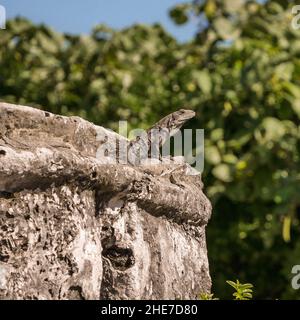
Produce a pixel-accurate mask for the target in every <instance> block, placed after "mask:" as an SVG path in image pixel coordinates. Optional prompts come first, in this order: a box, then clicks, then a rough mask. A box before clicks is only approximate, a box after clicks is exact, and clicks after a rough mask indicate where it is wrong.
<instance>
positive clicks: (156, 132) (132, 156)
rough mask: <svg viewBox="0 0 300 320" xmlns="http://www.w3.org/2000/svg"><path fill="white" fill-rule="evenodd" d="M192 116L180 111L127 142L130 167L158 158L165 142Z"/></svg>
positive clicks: (183, 110)
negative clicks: (150, 158) (152, 157)
mask: <svg viewBox="0 0 300 320" xmlns="http://www.w3.org/2000/svg"><path fill="white" fill-rule="evenodd" d="M194 116H195V112H194V111H192V110H185V109H180V110H178V111H175V112H173V113H171V114H169V115H167V116H166V117H164V118H163V119H161V120H160V121H158V122H157V123H155V124H154V126H152V127H151V128H149V129H148V130H147V131H146V133H145V134H144V135H143V136H138V137H137V138H136V139H135V140H132V141H130V142H129V145H128V147H127V155H128V162H129V163H130V164H131V165H137V164H140V163H141V161H142V160H145V159H146V158H148V157H150V156H151V155H155V156H158V158H160V153H159V150H160V148H161V147H162V145H163V144H164V143H165V142H166V140H167V139H168V138H169V137H171V136H174V135H175V134H176V133H177V132H178V131H179V130H180V129H181V127H182V126H183V125H184V124H185V123H186V122H187V121H188V120H189V119H191V118H193V117H194Z"/></svg>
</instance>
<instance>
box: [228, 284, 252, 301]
mask: <svg viewBox="0 0 300 320" xmlns="http://www.w3.org/2000/svg"><path fill="white" fill-rule="evenodd" d="M226 282H227V283H228V284H229V285H230V286H232V287H233V288H234V289H235V292H234V293H233V296H234V299H235V300H250V299H252V293H253V290H252V288H253V285H252V284H251V283H244V284H242V283H240V282H239V280H236V282H233V281H230V280H227V281H226Z"/></svg>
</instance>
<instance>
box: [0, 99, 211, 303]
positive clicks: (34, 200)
mask: <svg viewBox="0 0 300 320" xmlns="http://www.w3.org/2000/svg"><path fill="white" fill-rule="evenodd" d="M108 136H109V137H111V136H115V137H117V139H119V140H122V139H123V140H124V139H125V138H122V137H121V136H118V135H117V134H116V133H113V132H111V131H108V130H106V129H104V128H102V127H99V126H95V125H93V124H91V123H89V122H87V121H85V120H83V119H80V118H78V117H69V118H68V117H62V116H57V115H53V114H50V113H48V112H44V111H41V110H37V109H33V108H29V107H24V106H16V105H10V104H5V103H0V298H1V299H175V298H179V299H194V298H196V297H197V295H198V294H199V293H200V292H209V291H210V287H211V280H210V276H209V268H208V259H207V250H206V240H205V226H206V224H207V222H208V220H209V218H210V214H211V205H210V202H209V201H208V199H207V198H206V197H205V195H204V194H203V192H202V183H201V177H200V175H197V176H189V177H188V178H187V177H186V176H185V175H184V174H183V173H182V176H180V177H179V178H180V179H181V181H183V184H182V185H177V184H176V183H174V181H173V180H172V179H170V175H161V174H160V173H161V172H162V170H163V165H157V166H153V167H150V168H149V167H143V166H140V167H132V166H126V165H121V164H110V163H108V161H107V160H106V159H105V158H99V157H96V154H97V150H98V148H99V146H101V144H103V143H104V142H105V141H106V140H105V137H108ZM99 137H100V138H99ZM101 137H103V139H102V138H101ZM112 148H113V146H112Z"/></svg>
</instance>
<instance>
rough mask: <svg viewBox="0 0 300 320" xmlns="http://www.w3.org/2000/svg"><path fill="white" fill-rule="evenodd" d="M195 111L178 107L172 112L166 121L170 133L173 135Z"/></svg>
mask: <svg viewBox="0 0 300 320" xmlns="http://www.w3.org/2000/svg"><path fill="white" fill-rule="evenodd" d="M195 115H196V113H195V112H194V111H193V110H186V109H180V110H178V111H176V112H174V113H172V117H171V118H170V119H169V121H168V127H169V132H170V135H171V136H172V135H174V134H175V133H176V132H177V131H178V130H180V128H181V127H182V126H183V125H184V124H185V123H186V122H187V121H188V120H189V119H192V118H194V116H195Z"/></svg>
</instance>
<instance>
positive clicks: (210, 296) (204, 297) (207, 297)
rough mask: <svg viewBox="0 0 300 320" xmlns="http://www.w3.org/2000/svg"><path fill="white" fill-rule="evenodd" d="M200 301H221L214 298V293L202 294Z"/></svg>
mask: <svg viewBox="0 0 300 320" xmlns="http://www.w3.org/2000/svg"><path fill="white" fill-rule="evenodd" d="M199 300H219V299H218V298H214V294H213V293H200V294H199Z"/></svg>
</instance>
